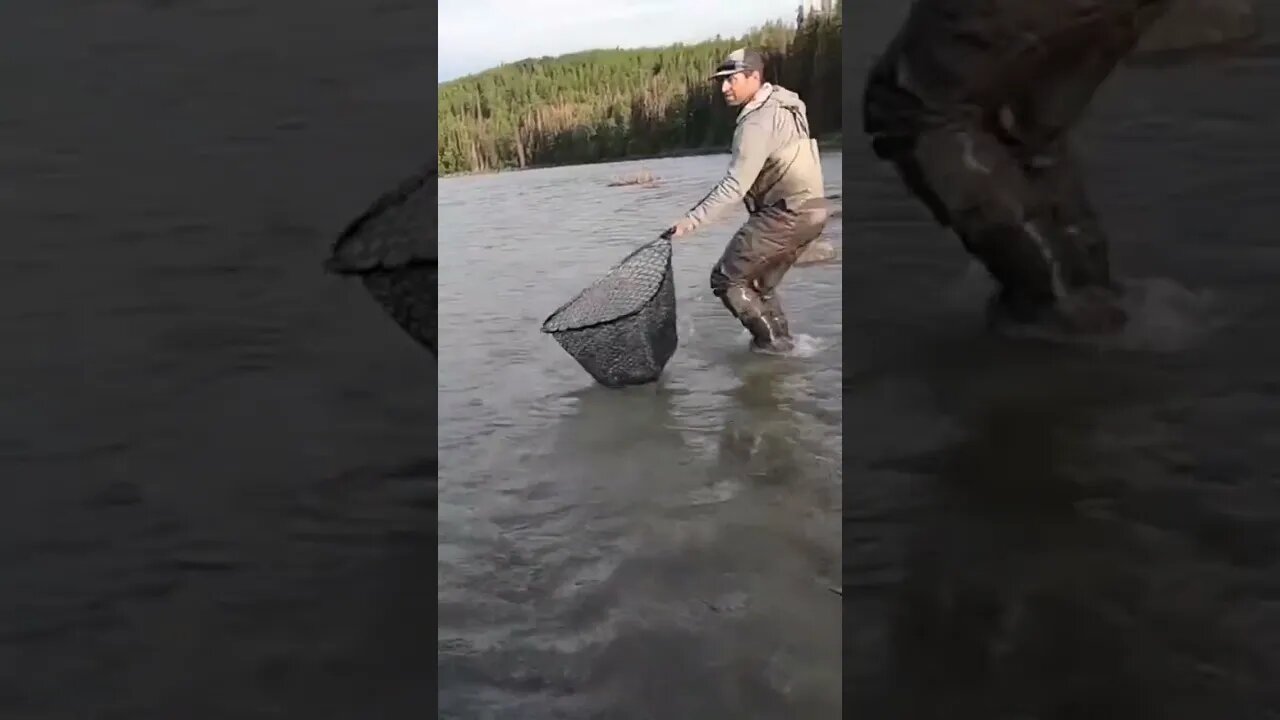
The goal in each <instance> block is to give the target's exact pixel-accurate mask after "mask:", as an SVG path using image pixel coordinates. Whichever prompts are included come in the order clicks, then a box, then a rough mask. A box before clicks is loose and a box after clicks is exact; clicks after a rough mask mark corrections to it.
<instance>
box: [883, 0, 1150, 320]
mask: <svg viewBox="0 0 1280 720" xmlns="http://www.w3.org/2000/svg"><path fill="white" fill-rule="evenodd" d="M1168 1H1169V0H1053V2H1030V1H1028V0H991V1H990V2H983V3H977V2H974V0H917V1H916V3H915V4H914V5H913V6H912V9H911V12H910V15H909V16H908V18H907V20H906V23H905V24H904V26H903V27H902V29H901V30H900V31H899V33H898V35H897V37H895V38H894V39H893V41H892V42H891V43H890V45H889V47H888V49H887V51H886V52H885V53H884V55H883V56H882V57H881V58H880V59H879V61H878V62H877V64H876V65H875V67H874V68H873V69H872V71H871V73H870V75H869V78H868V82H867V86H866V91H865V95H864V103H863V122H864V129H865V131H866V132H867V133H868V134H870V135H871V136H872V138H873V142H872V146H873V148H874V149H875V152H876V154H877V155H878V156H879V157H880V158H882V159H885V160H888V161H890V162H891V163H893V164H894V165H895V166H896V168H897V170H898V172H899V174H900V176H901V177H902V179H903V181H904V182H905V184H906V185H907V187H908V188H909V189H910V190H911V191H912V192H913V193H914V194H915V195H916V196H917V197H919V198H920V199H921V200H922V201H923V202H924V203H925V205H927V206H928V207H929V209H930V210H931V211H932V213H933V215H934V217H935V218H936V219H937V220H938V222H940V223H941V224H943V225H944V226H949V227H951V229H952V230H953V231H954V232H955V233H956V234H957V235H958V236H959V237H960V240H961V242H962V243H963V245H964V247H965V248H966V249H967V250H968V251H969V252H970V253H971V254H972V255H974V256H976V257H977V258H978V259H979V260H981V262H982V263H983V264H984V265H985V266H986V268H987V270H988V271H989V272H990V274H991V275H992V276H993V277H994V279H995V280H996V281H997V283H998V284H999V285H1000V286H1001V291H1000V294H999V296H998V298H997V299H996V303H995V309H997V310H999V311H1001V312H1002V313H1003V314H1004V315H1005V316H1006V317H1008V318H1009V319H1012V320H1014V321H1018V322H1048V323H1052V324H1056V325H1058V326H1060V327H1062V328H1064V329H1067V330H1071V331H1079V332H1106V331H1111V330H1115V329H1118V328H1120V327H1122V326H1123V324H1124V323H1125V320H1126V318H1125V314H1124V312H1123V311H1122V310H1121V308H1120V305H1119V290H1118V288H1117V287H1116V286H1115V284H1114V283H1113V281H1112V276H1111V269H1110V264H1109V259H1108V240H1107V237H1106V236H1105V234H1104V233H1103V231H1102V229H1101V227H1100V226H1099V224H1098V220H1097V217H1096V216H1095V214H1094V212H1093V210H1092V208H1091V207H1090V205H1089V202H1088V200H1087V198H1086V196H1085V192H1084V187H1083V185H1082V183H1081V180H1080V178H1079V176H1078V174H1077V170H1076V168H1075V162H1074V161H1073V159H1072V154H1071V152H1070V151H1069V148H1068V139H1067V131H1068V130H1069V128H1070V127H1071V126H1072V125H1073V124H1074V123H1075V122H1076V120H1077V119H1078V118H1079V116H1080V114H1081V113H1082V112H1083V110H1084V108H1085V106H1086V105H1088V103H1089V101H1090V100H1091V99H1092V97H1093V94H1094V92H1095V91H1096V89H1097V88H1098V86H1099V85H1100V84H1101V83H1102V82H1103V81H1104V80H1105V79H1106V78H1107V76H1108V75H1110V74H1111V72H1112V71H1113V70H1114V69H1115V67H1116V65H1117V64H1118V63H1119V62H1120V61H1121V60H1122V59H1123V58H1124V56H1125V55H1126V54H1128V53H1129V52H1130V51H1131V50H1132V49H1133V48H1134V47H1135V45H1136V44H1137V42H1138V40H1139V38H1140V37H1141V36H1142V34H1143V32H1144V31H1145V30H1146V29H1147V28H1148V27H1149V26H1150V25H1151V24H1152V23H1153V22H1154V21H1155V20H1156V19H1157V18H1158V17H1159V16H1160V15H1161V14H1162V13H1163V12H1165V10H1166V9H1167V5H1168Z"/></svg>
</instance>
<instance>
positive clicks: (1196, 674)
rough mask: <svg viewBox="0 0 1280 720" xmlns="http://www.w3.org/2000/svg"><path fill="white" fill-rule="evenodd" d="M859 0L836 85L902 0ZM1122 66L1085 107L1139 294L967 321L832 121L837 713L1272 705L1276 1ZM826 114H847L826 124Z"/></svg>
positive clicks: (1279, 404)
mask: <svg viewBox="0 0 1280 720" xmlns="http://www.w3.org/2000/svg"><path fill="white" fill-rule="evenodd" d="M906 6H907V3H899V2H896V0H866V2H860V3H859V7H860V8H862V10H860V11H859V21H858V22H852V21H848V22H846V24H845V27H846V31H851V32H852V34H853V46H854V54H853V56H852V57H851V58H850V61H851V62H850V65H851V66H852V67H847V68H846V72H848V73H850V75H849V77H847V78H846V97H845V101H846V104H847V105H848V106H850V109H851V110H855V111H856V108H858V107H859V103H860V101H861V92H862V87H863V81H864V76H865V72H866V68H867V66H868V62H869V60H870V57H871V56H872V55H874V54H876V53H878V52H880V49H881V48H882V47H883V45H884V44H885V42H887V39H888V37H889V36H890V34H891V33H892V32H893V31H894V29H895V27H896V25H897V23H898V22H900V20H901V18H902V17H903V15H904V13H905V11H906ZM1263 11H1264V12H1265V13H1266V15H1265V16H1264V17H1265V18H1266V19H1268V20H1269V21H1270V22H1271V25H1270V26H1269V27H1268V28H1267V42H1268V43H1270V44H1269V45H1268V46H1267V47H1264V48H1263V49H1261V50H1258V51H1255V52H1252V53H1249V54H1247V55H1243V56H1238V57H1235V58H1225V59H1221V60H1217V61H1213V62H1201V63H1198V64H1194V65H1186V66H1174V67H1151V66H1138V65H1128V66H1125V67H1123V68H1122V69H1121V70H1120V71H1119V72H1118V73H1117V74H1116V75H1115V76H1113V77H1112V78H1111V81H1110V82H1108V83H1107V85H1106V86H1105V87H1104V88H1103V90H1102V92H1101V93H1100V94H1099V96H1098V97H1097V101H1096V103H1095V105H1094V106H1093V108H1092V110H1091V112H1090V113H1089V115H1088V117H1087V118H1086V121H1085V123H1084V124H1083V126H1082V127H1081V128H1080V133H1079V141H1080V145H1081V150H1082V153H1083V157H1084V162H1085V170H1086V173H1087V176H1088V182H1089V184H1090V187H1091V191H1092V195H1093V197H1094V199H1095V202H1096V204H1097V206H1098V210H1099V212H1100V214H1101V215H1102V219H1103V221H1104V223H1105V224H1106V225H1107V226H1108V227H1109V229H1110V231H1111V233H1112V235H1113V238H1112V240H1113V245H1114V249H1115V258H1116V264H1117V266H1118V269H1119V271H1120V274H1121V275H1122V276H1124V277H1125V278H1127V279H1128V281H1129V282H1131V283H1132V284H1133V285H1134V286H1135V288H1136V289H1137V291H1138V293H1137V295H1136V297H1135V300H1134V302H1133V303H1132V309H1133V311H1134V314H1135V323H1134V327H1133V328H1132V330H1131V331H1130V332H1129V333H1127V334H1126V335H1125V336H1124V337H1122V338H1120V339H1119V340H1118V341H1115V342H1112V343H1108V344H1106V345H1069V344H1063V343H1056V342H1040V341H1035V340H1031V339H1018V338H1001V337H997V336H994V335H992V334H989V333H985V332H983V330H982V327H981V323H982V309H981V306H982V303H983V301H984V299H985V296H986V293H987V287H986V284H985V281H984V280H983V277H982V274H981V273H979V272H976V271H975V270H974V269H973V268H972V267H971V265H970V264H969V262H968V258H967V256H966V255H965V254H964V253H963V252H962V250H961V248H960V245H959V242H958V241H957V240H956V239H955V238H954V237H952V236H951V235H949V234H948V233H947V232H946V231H944V230H941V229H939V228H937V227H935V226H934V225H933V224H932V223H931V222H930V221H929V219H928V218H927V216H926V214H925V211H924V210H923V208H922V207H921V206H919V204H918V203H917V202H916V201H915V200H913V199H911V198H909V197H908V196H907V195H906V194H905V192H904V191H903V189H902V187H901V184H900V183H899V182H898V180H897V178H896V177H895V176H894V175H893V173H892V171H891V170H890V168H888V167H887V166H885V165H883V164H880V163H878V162H877V161H876V159H875V158H874V157H873V156H872V154H871V153H870V151H869V148H868V147H867V144H866V143H865V141H863V137H864V136H862V135H861V134H860V133H859V132H857V128H856V127H847V128H846V129H845V141H846V148H845V153H846V155H845V172H844V179H845V200H844V203H845V213H846V215H845V235H844V249H845V257H844V270H845V276H844V290H845V298H846V303H845V309H844V335H845V347H846V352H845V356H844V371H845V378H846V379H845V391H844V415H843V419H844V426H843V427H844V437H845V438H846V439H847V441H846V455H845V462H846V475H845V482H844V551H843V562H844V578H845V581H844V582H845V600H846V603H847V614H846V616H845V623H844V632H845V636H846V645H847V650H846V654H845V657H844V672H845V674H846V677H847V678H848V680H849V688H850V690H849V695H848V696H847V700H848V701H847V702H846V706H845V710H846V712H851V713H856V714H855V715H854V716H860V717H877V718H915V719H923V718H984V719H988V720H996V719H1005V718H1008V719H1009V720H1013V719H1015V718H1016V719H1019V720H1021V719H1029V718H1043V719H1049V718H1165V719H1178V718H1219V717H1221V718H1227V717H1230V718H1274V717H1280V694H1278V691H1277V685H1276V683H1275V679H1276V678H1277V677H1280V476H1278V473H1277V468H1278V467H1280V293H1277V292H1276V289H1275V288H1276V281H1277V278H1278V277H1280V246H1278V245H1277V235H1276V224H1277V222H1276V221H1277V218H1278V216H1280V160H1278V158H1277V155H1276V153H1275V151H1274V147H1275V138H1276V128H1277V127H1278V126H1280V105H1277V103H1276V102H1275V99H1276V92H1275V91H1276V87H1277V86H1276V78H1277V76H1278V75H1280V53H1278V52H1277V51H1276V50H1277V47H1278V46H1277V45H1276V39H1277V37H1278V35H1277V28H1276V26H1275V22H1274V21H1275V20H1276V18H1277V17H1280V4H1278V3H1276V2H1266V3H1263ZM850 124H851V123H850Z"/></svg>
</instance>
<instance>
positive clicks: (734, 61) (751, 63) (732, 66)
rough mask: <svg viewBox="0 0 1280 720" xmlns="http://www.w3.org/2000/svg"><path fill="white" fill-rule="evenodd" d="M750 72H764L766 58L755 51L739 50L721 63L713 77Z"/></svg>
mask: <svg viewBox="0 0 1280 720" xmlns="http://www.w3.org/2000/svg"><path fill="white" fill-rule="evenodd" d="M748 70H757V71H760V72H764V58H763V57H761V56H760V53H758V52H756V51H755V50H748V49H747V48H738V49H737V50H734V51H733V52H731V53H729V56H728V57H726V58H725V59H724V62H722V63H720V66H719V67H717V68H716V71H715V72H714V73H712V75H711V77H712V78H719V77H725V76H728V75H732V74H734V73H739V72H745V71H748Z"/></svg>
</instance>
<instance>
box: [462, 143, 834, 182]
mask: <svg viewBox="0 0 1280 720" xmlns="http://www.w3.org/2000/svg"><path fill="white" fill-rule="evenodd" d="M843 143H844V135H843V133H828V134H827V135H825V136H823V137H821V138H818V148H819V149H820V150H823V151H832V150H842V149H843ZM728 152H729V146H728V145H712V146H707V147H697V148H672V149H670V150H664V151H662V152H659V153H648V154H635V155H622V156H618V157H609V158H600V159H598V160H589V161H586V162H574V163H539V164H533V165H526V166H525V167H522V168H521V167H508V168H497V169H492V170H474V171H464V172H452V173H441V174H440V177H442V178H451V177H473V176H482V175H497V174H500V173H510V172H521V171H523V170H546V169H549V168H555V167H576V166H579V165H603V164H607V163H622V162H637V161H641V160H666V159H669V158H681V157H698V156H701V155H721V154H726V153H728Z"/></svg>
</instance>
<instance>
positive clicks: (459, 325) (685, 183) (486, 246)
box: [439, 153, 841, 718]
mask: <svg viewBox="0 0 1280 720" xmlns="http://www.w3.org/2000/svg"><path fill="white" fill-rule="evenodd" d="M727 161H728V156H727V155H713V156H703V157H688V158H671V159H662V160H652V161H644V162H628V163H614V164H601V165H591V166H581V167H570V168H556V169H546V170H535V171H527V172H519V173H509V174H500V175H490V176H478V177H463V178H451V179H446V180H442V181H441V183H440V221H439V227H440V238H441V241H440V242H441V266H440V278H441V280H440V344H441V347H442V348H444V349H442V351H441V357H440V406H439V410H440V418H441V422H440V475H441V480H440V515H439V517H440V531H439V532H440V570H439V573H440V574H439V586H440V618H439V619H440V703H441V704H440V709H441V717H449V718H474V717H492V718H499V717H500V718H544V717H545V718H551V717H557V718H560V717H563V718H576V717H610V718H651V717H690V718H692V717H758V718H768V717H778V718H782V717H806V718H810V717H811V718H826V717H838V716H839V707H840V672H839V667H840V643H839V636H838V633H836V632H833V628H836V627H838V626H839V623H840V597H839V596H838V595H837V594H836V593H835V592H833V591H832V588H835V587H837V586H838V585H839V582H840V580H839V557H840V516H839V501H840V481H841V476H840V462H841V436H840V393H839V387H840V367H841V364H840V362H841V361H840V355H841V318H840V307H841V285H840V266H839V264H838V263H835V264H824V265H813V266H806V267H800V268H796V269H794V270H793V271H792V272H791V273H790V274H789V275H788V276H787V278H786V279H785V280H784V283H783V286H782V289H781V291H780V294H781V296H782V299H783V302H784V304H785V307H786V308H787V310H788V313H789V316H790V318H791V325H792V330H793V332H795V333H799V334H802V335H804V338H803V342H802V346H803V350H804V352H803V353H802V357H796V358H772V357H765V356H760V355H756V354H753V353H750V352H748V351H747V339H746V335H745V331H744V330H743V329H742V327H741V326H740V325H739V324H738V323H737V321H736V320H734V319H733V318H732V317H731V316H729V315H728V314H727V312H726V311H725V310H724V309H723V307H722V306H721V305H720V303H719V301H718V300H716V299H715V297H713V296H712V295H711V293H710V291H709V289H708V287H707V283H708V275H709V272H710V269H711V266H712V265H713V264H714V262H715V260H716V258H718V257H719V253H720V252H721V251H722V249H723V246H724V243H725V242H726V241H727V240H728V238H729V236H730V235H731V234H732V232H733V230H734V229H735V228H736V224H737V223H740V222H741V221H742V220H743V219H745V214H744V213H743V212H742V210H741V209H740V208H738V209H735V210H733V211H731V212H729V213H727V214H726V216H725V217H724V218H723V219H721V220H720V221H719V222H717V223H715V224H713V225H711V226H708V227H707V228H705V229H703V230H700V231H699V232H698V233H697V234H696V235H693V236H691V237H688V238H682V239H680V240H678V241H677V244H676V246H675V256H674V267H675V270H674V272H675V275H676V288H677V289H676V294H677V302H678V305H679V333H680V337H681V344H680V347H679V349H678V351H677V353H676V355H675V357H674V358H673V359H672V360H671V362H670V364H669V365H668V367H667V372H666V373H665V375H664V378H663V380H662V382H660V383H658V384H657V385H651V386H645V387H640V388H633V389H628V390H622V391H618V390H609V389H606V388H603V387H600V386H597V385H595V383H594V382H593V381H592V380H591V378H590V377H589V376H588V375H587V374H586V373H585V372H584V371H583V370H582V369H581V368H580V367H579V366H578V365H577V364H576V363H575V362H574V361H573V359H572V358H570V357H569V355H567V354H566V353H565V352H564V351H563V350H561V349H560V347H559V346H558V345H556V344H555V342H554V341H553V340H552V339H551V338H550V337H549V336H546V335H542V334H540V333H539V331H538V328H539V326H540V324H541V323H542V320H543V319H545V318H546V316H547V315H548V314H550V313H551V312H552V311H553V310H555V309H556V308H557V307H558V306H559V305H560V304H561V303H563V302H565V301H566V300H568V299H569V298H570V297H572V296H573V295H574V294H576V293H577V292H578V291H579V290H581V289H582V288H584V287H586V285H588V284H589V283H590V282H592V281H593V280H594V279H595V278H596V277H598V276H600V275H601V274H603V273H604V272H605V271H607V270H608V269H609V268H610V267H611V266H612V265H613V264H615V263H617V262H618V261H619V260H621V259H622V257H623V256H625V255H626V254H627V253H628V252H630V250H631V249H633V248H634V247H636V246H638V245H640V244H641V243H644V242H646V241H648V240H649V239H651V238H653V237H654V236H656V235H657V234H658V233H659V232H661V231H662V230H663V229H664V228H665V227H666V225H667V224H670V222H672V221H673V220H674V219H675V218H677V217H679V215H680V214H681V213H682V212H683V211H684V210H685V209H687V208H688V207H689V206H691V205H692V204H693V203H695V202H697V200H698V199H700V198H701V197H702V196H703V195H704V194H705V193H706V191H707V189H709V188H710V187H711V185H713V184H714V183H715V182H716V181H717V180H718V179H719V177H720V175H721V174H722V173H723V172H724V169H725V166H726V163H727ZM823 166H824V169H825V176H826V179H827V185H828V188H827V191H828V193H830V194H832V195H836V194H838V193H839V191H840V187H841V183H840V172H841V166H840V155H839V153H830V154H826V155H824V157H823ZM641 173H648V174H651V175H654V176H657V181H656V182H655V183H654V184H653V185H652V186H651V187H643V186H624V187H610V186H609V184H610V183H611V182H613V181H615V180H618V179H625V178H627V177H630V176H634V175H637V174H641ZM825 236H826V237H827V238H828V239H829V240H830V241H831V242H832V243H833V244H835V245H836V246H837V247H838V246H839V244H840V236H841V222H840V219H839V217H836V218H835V219H833V220H832V221H831V222H830V224H829V225H828V227H827V229H826V232H825Z"/></svg>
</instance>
